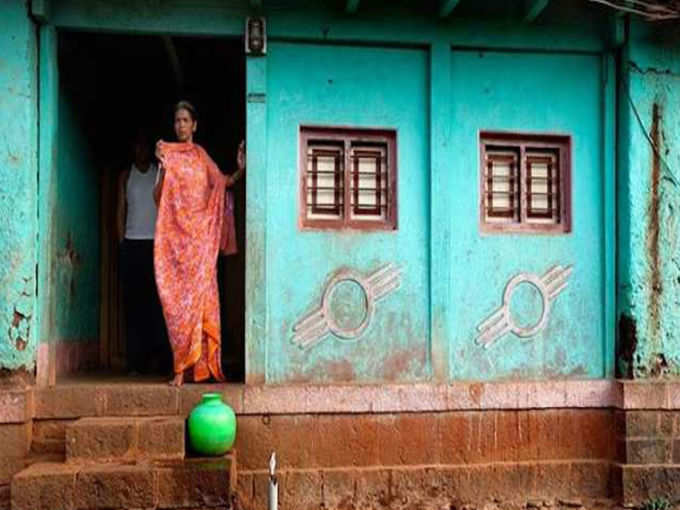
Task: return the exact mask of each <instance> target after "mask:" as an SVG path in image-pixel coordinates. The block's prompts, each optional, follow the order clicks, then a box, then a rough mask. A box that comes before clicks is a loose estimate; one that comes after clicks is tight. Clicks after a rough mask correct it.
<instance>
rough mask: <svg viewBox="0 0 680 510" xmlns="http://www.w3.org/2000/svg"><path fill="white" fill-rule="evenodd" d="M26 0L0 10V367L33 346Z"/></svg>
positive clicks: (32, 98) (27, 361)
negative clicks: (0, 11)
mask: <svg viewBox="0 0 680 510" xmlns="http://www.w3.org/2000/svg"><path fill="white" fill-rule="evenodd" d="M26 4H27V2H25V1H23V0H6V1H3V2H2V5H1V8H2V16H0V125H2V126H4V129H3V134H2V137H1V138H0V218H2V220H0V260H2V263H0V332H1V333H0V368H8V369H16V368H19V367H22V366H24V367H26V368H28V369H30V368H32V367H33V365H34V361H35V352H36V338H37V334H36V329H37V328H35V327H33V325H34V323H35V314H34V309H35V288H36V267H35V265H36V229H37V222H36V220H37V218H36V211H37V198H38V194H37V122H36V119H37V92H36V87H37V74H36V73H37V38H36V31H35V27H34V25H33V23H32V21H31V20H30V19H29V17H28V15H27V5H26Z"/></svg>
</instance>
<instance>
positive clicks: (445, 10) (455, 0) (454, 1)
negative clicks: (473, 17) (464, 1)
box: [439, 0, 460, 18]
mask: <svg viewBox="0 0 680 510" xmlns="http://www.w3.org/2000/svg"><path fill="white" fill-rule="evenodd" d="M459 3H460V0H441V2H439V17H440V18H446V17H447V16H448V15H449V14H451V13H452V12H453V10H454V9H455V8H456V7H457V6H458V4H459Z"/></svg>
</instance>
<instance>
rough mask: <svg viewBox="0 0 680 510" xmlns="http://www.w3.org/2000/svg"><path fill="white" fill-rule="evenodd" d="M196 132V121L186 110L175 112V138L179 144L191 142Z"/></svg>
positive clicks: (181, 109)
mask: <svg viewBox="0 0 680 510" xmlns="http://www.w3.org/2000/svg"><path fill="white" fill-rule="evenodd" d="M195 132H196V121H195V120H194V119H193V118H191V113H189V111H188V110H185V109H184V108H180V109H179V110H177V111H176V112H175V136H177V140H178V141H179V142H191V141H193V138H194V133H195Z"/></svg>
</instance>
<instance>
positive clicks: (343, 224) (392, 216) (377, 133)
mask: <svg viewBox="0 0 680 510" xmlns="http://www.w3.org/2000/svg"><path fill="white" fill-rule="evenodd" d="M316 141H319V142H329V143H334V144H338V145H339V144H340V143H342V145H343V157H344V162H343V165H342V168H343V172H344V175H343V179H344V181H343V186H342V192H343V200H342V204H341V207H342V217H341V218H338V219H326V218H310V217H309V216H310V215H309V211H310V209H309V207H310V206H313V204H309V203H308V201H307V195H308V178H309V177H310V176H309V175H308V170H307V168H308V167H307V165H308V161H307V153H308V148H309V146H310V143H314V142H316ZM362 143H365V144H367V145H375V144H382V145H385V146H386V148H387V178H388V182H387V197H386V200H387V203H386V204H385V203H381V202H382V201H383V200H385V199H384V198H383V196H382V194H381V197H380V201H379V202H378V204H377V207H382V206H383V205H385V206H386V213H385V219H381V220H370V219H356V218H353V217H352V215H353V214H354V215H356V211H354V210H353V201H352V194H353V193H355V192H356V186H353V185H352V184H353V182H352V179H355V178H356V176H355V174H354V171H353V170H354V162H353V161H352V147H353V146H355V145H361V144H362ZM299 151H300V153H299V169H300V180H299V183H300V185H299V203H300V212H299V226H300V228H301V229H302V230H361V231H385V230H397V196H398V189H397V175H398V169H397V132H396V130H388V129H367V128H351V127H340V126H339V127H325V126H324V127H319V126H307V125H305V126H301V127H300V145H299ZM312 178H313V177H312ZM367 211H368V210H367V209H362V212H364V213H366V212H367ZM368 213H370V211H368Z"/></svg>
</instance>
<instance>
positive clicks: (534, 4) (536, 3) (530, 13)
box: [524, 0, 550, 23]
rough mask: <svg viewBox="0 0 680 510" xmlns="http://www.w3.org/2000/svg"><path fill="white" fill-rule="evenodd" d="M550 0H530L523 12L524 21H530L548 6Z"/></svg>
mask: <svg viewBox="0 0 680 510" xmlns="http://www.w3.org/2000/svg"><path fill="white" fill-rule="evenodd" d="M549 3H550V0H531V1H530V2H529V4H528V6H527V9H526V11H525V12H524V21H525V23H531V22H532V21H534V20H535V19H536V18H538V17H539V16H540V14H541V13H542V12H543V10H544V9H545V8H546V7H548V4H549Z"/></svg>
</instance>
